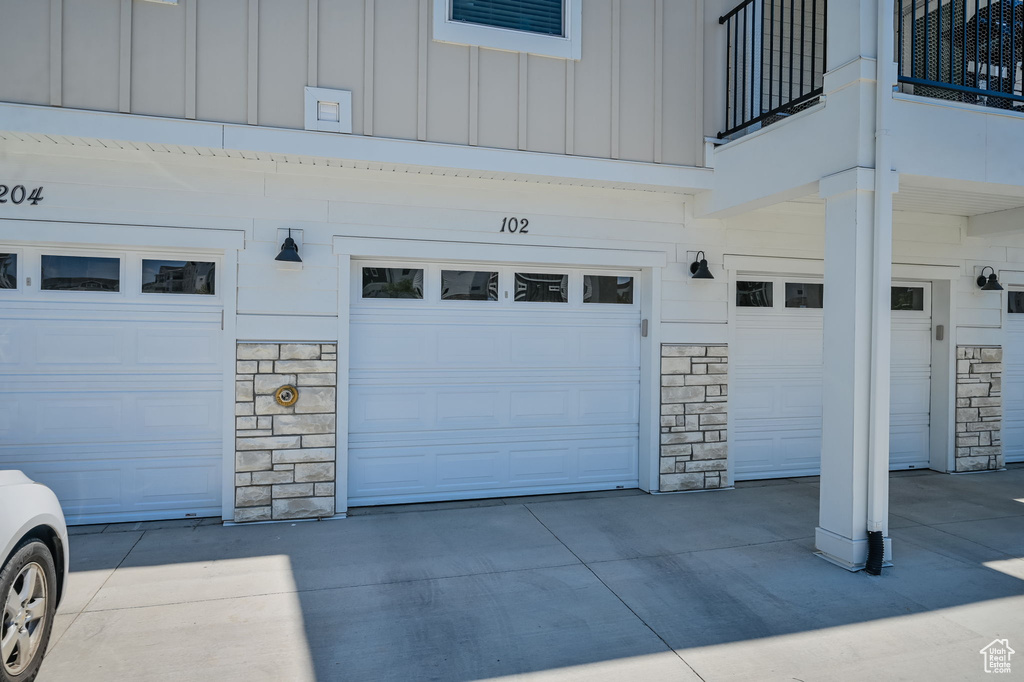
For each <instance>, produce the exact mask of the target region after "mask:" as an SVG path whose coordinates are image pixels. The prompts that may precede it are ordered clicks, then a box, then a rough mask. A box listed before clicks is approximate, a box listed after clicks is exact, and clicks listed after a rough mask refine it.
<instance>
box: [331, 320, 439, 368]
mask: <svg viewBox="0 0 1024 682" xmlns="http://www.w3.org/2000/svg"><path fill="white" fill-rule="evenodd" d="M423 331H424V330H419V329H416V328H415V327H412V326H408V327H407V326H403V325H398V324H392V325H381V326H379V327H370V328H365V327H363V326H362V325H356V324H353V329H352V341H351V344H352V345H351V351H350V357H351V363H352V367H359V368H363V369H369V368H392V367H420V366H424V365H428V364H430V363H431V360H432V358H433V357H435V355H436V351H435V345H434V343H433V338H428V337H427V335H425V334H423Z"/></svg>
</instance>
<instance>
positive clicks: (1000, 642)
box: [981, 639, 1017, 673]
mask: <svg viewBox="0 0 1024 682" xmlns="http://www.w3.org/2000/svg"><path fill="white" fill-rule="evenodd" d="M1015 653H1017V652H1016V651H1014V650H1013V649H1011V648H1010V640H1008V639H994V640H992V642H991V643H989V644H988V646H986V647H985V648H984V649H982V650H981V655H982V656H984V657H985V672H987V673H1009V672H1010V657H1011V656H1013V655H1014V654H1015Z"/></svg>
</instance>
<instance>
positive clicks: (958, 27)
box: [896, 0, 1024, 112]
mask: <svg viewBox="0 0 1024 682" xmlns="http://www.w3.org/2000/svg"><path fill="white" fill-rule="evenodd" d="M1022 39H1024V0H897V2H896V44H897V50H896V52H897V62H898V66H899V84H900V89H901V90H902V91H903V92H906V93H909V94H914V95H919V96H923V97H932V98H939V99H944V100H949V101H954V102H965V103H968V104H974V105H979V106H985V107H993V108H996V109H1006V110H1012V111H1019V112H1024V90H1022V82H1021V74H1022V71H1021V58H1022V57H1024V49H1022V47H1024V45H1022Z"/></svg>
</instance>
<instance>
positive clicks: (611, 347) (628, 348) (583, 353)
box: [579, 326, 640, 367]
mask: <svg viewBox="0 0 1024 682" xmlns="http://www.w3.org/2000/svg"><path fill="white" fill-rule="evenodd" d="M579 342H580V343H579V363H580V364H581V365H582V366H584V367H633V366H634V365H636V364H638V363H639V362H640V338H639V334H637V330H636V328H635V327H633V326H628V327H611V328H604V329H598V330H588V331H587V332H586V333H580V335H579Z"/></svg>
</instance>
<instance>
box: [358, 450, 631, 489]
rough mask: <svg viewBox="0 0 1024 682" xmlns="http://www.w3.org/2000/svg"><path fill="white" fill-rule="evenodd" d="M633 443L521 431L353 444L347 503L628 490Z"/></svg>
mask: <svg viewBox="0 0 1024 682" xmlns="http://www.w3.org/2000/svg"><path fill="white" fill-rule="evenodd" d="M440 440H442V441H447V439H444V438H441V439H440ZM636 442H637V441H636V438H635V437H625V438H617V439H608V438H590V439H586V438H574V439H567V440H564V441H554V442H553V441H551V440H548V439H543V440H538V441H529V440H527V439H524V438H522V437H521V434H520V437H519V438H518V439H517V440H516V441H513V442H502V443H491V444H467V445H459V444H457V443H452V442H441V443H433V444H431V443H423V444H417V445H414V444H409V445H406V446H402V447H395V448H386V447H385V448H381V447H364V446H361V445H359V444H354V443H353V444H350V447H349V458H350V460H352V461H353V462H356V464H355V466H353V467H352V470H351V473H350V479H349V485H350V502H351V503H354V504H355V505H357V506H358V505H363V504H386V503H388V502H395V501H398V500H401V501H428V500H431V499H445V498H450V497H451V496H452V494H453V493H459V495H460V496H466V494H467V493H469V496H470V497H473V496H482V497H488V496H493V495H497V494H533V493H543V492H552V491H554V492H560V491H561V490H563V489H567V488H571V487H579V486H580V485H581V482H582V485H584V486H586V485H587V484H592V489H599V488H602V487H615V484H619V485H621V486H622V487H635V486H636V478H637V475H638V472H637V469H638V459H637V454H638V453H637V446H636ZM417 493H418V494H417Z"/></svg>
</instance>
